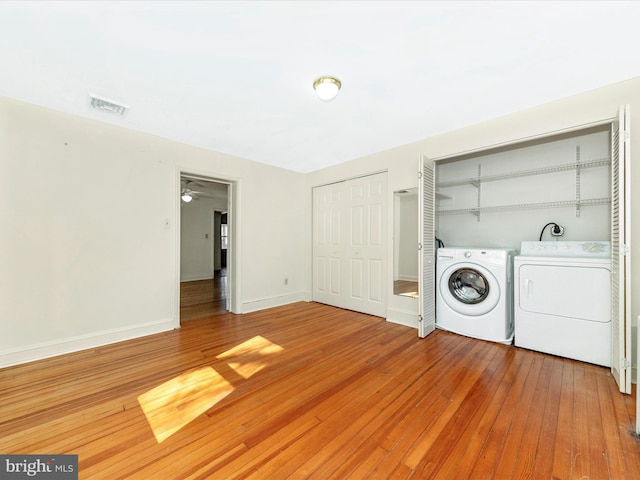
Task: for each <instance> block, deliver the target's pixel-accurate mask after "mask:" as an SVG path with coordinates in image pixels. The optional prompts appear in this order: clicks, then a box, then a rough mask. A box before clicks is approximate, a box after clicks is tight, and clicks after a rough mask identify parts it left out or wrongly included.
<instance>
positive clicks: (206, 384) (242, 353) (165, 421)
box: [138, 336, 283, 443]
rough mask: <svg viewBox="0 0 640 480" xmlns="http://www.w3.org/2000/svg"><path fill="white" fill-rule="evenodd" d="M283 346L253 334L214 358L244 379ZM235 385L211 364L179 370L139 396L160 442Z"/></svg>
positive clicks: (223, 395) (263, 364)
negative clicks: (210, 365) (177, 373)
mask: <svg viewBox="0 0 640 480" xmlns="http://www.w3.org/2000/svg"><path fill="white" fill-rule="evenodd" d="M282 350H283V348H282V347H281V346H280V345H277V344H275V343H272V342H270V341H269V340H267V339H266V338H264V337H261V336H256V337H253V338H251V339H249V340H247V341H246V342H243V343H241V344H240V345H237V346H235V347H233V348H231V349H229V350H227V351H226V352H224V353H221V354H220V355H218V356H217V357H216V358H218V359H219V360H222V361H224V362H225V363H226V364H227V365H228V366H229V367H230V368H231V369H233V370H234V371H235V372H236V373H237V374H238V375H240V376H241V377H243V378H244V379H247V378H249V377H251V376H252V375H254V374H256V373H257V372H259V371H260V370H262V369H263V368H265V367H266V366H267V358H268V356H269V355H272V354H274V353H279V352H281V351H282ZM234 389H235V387H234V386H233V385H232V384H231V383H230V382H229V381H228V380H226V379H225V378H224V377H223V376H222V375H220V374H219V373H218V372H216V371H215V370H214V369H213V368H212V367H204V368H199V369H197V370H190V371H188V372H185V373H182V374H180V375H178V376H177V377H175V378H172V379H171V380H169V381H167V382H165V383H163V384H162V385H159V386H157V387H155V388H153V389H151V390H149V391H148V392H145V393H143V394H142V395H140V396H139V397H138V403H139V404H140V407H142V411H143V412H144V414H145V416H146V417H147V421H148V422H149V425H150V426H151V429H152V430H153V434H154V435H155V437H156V440H157V442H158V443H162V442H163V441H164V440H166V439H167V438H169V437H170V436H171V435H173V434H174V433H176V432H177V431H178V430H180V429H181V428H183V427H184V426H185V425H187V424H188V423H189V422H191V421H193V420H195V419H196V418H197V417H198V416H200V415H201V414H203V413H205V412H206V411H207V410H209V409H210V408H211V407H213V406H214V405H216V404H217V403H218V402H219V401H221V400H222V399H224V398H225V397H226V396H227V395H229V394H230V393H232V392H233V390H234Z"/></svg>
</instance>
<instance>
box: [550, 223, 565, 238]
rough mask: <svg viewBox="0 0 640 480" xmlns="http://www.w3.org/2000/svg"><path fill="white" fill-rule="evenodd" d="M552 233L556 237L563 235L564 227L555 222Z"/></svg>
mask: <svg viewBox="0 0 640 480" xmlns="http://www.w3.org/2000/svg"><path fill="white" fill-rule="evenodd" d="M551 235H553V236H554V237H561V236H562V235H564V227H561V226H560V225H555V224H554V225H553V227H552V228H551Z"/></svg>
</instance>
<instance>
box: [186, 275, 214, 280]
mask: <svg viewBox="0 0 640 480" xmlns="http://www.w3.org/2000/svg"><path fill="white" fill-rule="evenodd" d="M213 278H214V276H213V275H211V274H209V275H189V276H187V277H185V278H183V279H181V280H180V282H198V281H200V280H213Z"/></svg>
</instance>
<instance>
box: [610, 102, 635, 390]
mask: <svg viewBox="0 0 640 480" xmlns="http://www.w3.org/2000/svg"><path fill="white" fill-rule="evenodd" d="M629 121H630V110H629V105H625V106H622V107H620V109H619V111H618V116H617V118H616V120H615V121H614V123H613V126H612V129H611V150H612V151H611V172H612V173H611V373H612V374H613V378H615V380H616V382H617V383H618V387H619V388H620V391H621V392H623V393H631V254H630V250H629V247H630V245H631V243H630V241H631V238H630V225H631V223H630V189H629V185H628V182H629V178H630V177H629V170H630V159H631V156H630V138H629V133H630V131H631V130H630V125H629Z"/></svg>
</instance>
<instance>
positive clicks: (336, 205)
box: [313, 183, 346, 307]
mask: <svg viewBox="0 0 640 480" xmlns="http://www.w3.org/2000/svg"><path fill="white" fill-rule="evenodd" d="M342 204H343V186H342V184H340V183H336V184H333V185H324V186H322V187H316V188H314V189H313V300H314V301H316V302H320V303H326V304H327V305H334V306H336V307H342V306H343V300H342V298H343V296H344V292H343V289H344V287H343V280H342V277H343V271H342V270H343V267H342V265H343V263H344V262H343V260H342V259H343V257H344V256H345V248H346V246H345V241H344V239H343V236H344V235H343V232H342V210H343V207H342Z"/></svg>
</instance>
